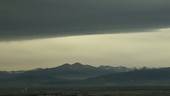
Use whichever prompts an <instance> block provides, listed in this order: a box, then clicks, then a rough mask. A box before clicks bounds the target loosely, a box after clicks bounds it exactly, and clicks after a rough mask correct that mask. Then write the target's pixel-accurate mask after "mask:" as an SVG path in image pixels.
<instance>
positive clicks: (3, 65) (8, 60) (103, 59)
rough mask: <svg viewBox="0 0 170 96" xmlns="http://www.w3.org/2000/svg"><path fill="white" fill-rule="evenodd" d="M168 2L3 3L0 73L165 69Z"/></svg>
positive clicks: (45, 0) (60, 0) (58, 0)
mask: <svg viewBox="0 0 170 96" xmlns="http://www.w3.org/2000/svg"><path fill="white" fill-rule="evenodd" d="M169 9H170V1H169V0H1V1H0V53H1V54H0V70H27V69H34V68H39V67H41V68H46V67H55V66H59V65H60V64H63V63H74V62H81V63H85V64H91V65H94V66H99V65H111V66H127V67H141V66H149V67H163V66H169V62H170V60H169V57H170V53H169V52H168V51H169V49H170V45H169V43H170V39H169V37H170V33H169V31H170V12H169Z"/></svg>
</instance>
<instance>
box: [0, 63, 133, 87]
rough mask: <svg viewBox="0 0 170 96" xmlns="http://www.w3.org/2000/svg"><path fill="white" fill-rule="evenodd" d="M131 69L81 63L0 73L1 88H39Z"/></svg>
mask: <svg viewBox="0 0 170 96" xmlns="http://www.w3.org/2000/svg"><path fill="white" fill-rule="evenodd" d="M131 70H132V69H131V68H126V67H123V66H120V67H111V66H103V65H102V66H99V67H94V66H91V65H83V64H81V63H79V62H76V63H74V64H63V65H61V66H58V67H54V68H46V69H41V68H39V69H34V70H29V71H15V72H0V86H2V85H3V86H7V85H14V86H18V85H20V86H22V85H29V86H38V85H44V84H45V85H48V84H50V85H53V84H59V83H60V84H61V85H62V83H64V84H66V83H69V82H73V81H75V80H84V79H87V78H93V77H98V76H102V75H106V74H112V73H120V72H127V71H131Z"/></svg>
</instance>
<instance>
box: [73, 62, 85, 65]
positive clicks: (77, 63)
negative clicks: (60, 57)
mask: <svg viewBox="0 0 170 96" xmlns="http://www.w3.org/2000/svg"><path fill="white" fill-rule="evenodd" d="M72 66H83V64H81V63H79V62H76V63H73V64H72Z"/></svg>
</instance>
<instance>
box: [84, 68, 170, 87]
mask: <svg viewBox="0 0 170 96" xmlns="http://www.w3.org/2000/svg"><path fill="white" fill-rule="evenodd" d="M83 82H84V84H90V83H91V84H93V85H99V84H100V85H105V86H119V85H142V86H143V85H170V68H160V69H141V70H134V71H129V72H122V73H115V74H107V75H103V76H99V77H95V78H89V79H86V80H84V81H83Z"/></svg>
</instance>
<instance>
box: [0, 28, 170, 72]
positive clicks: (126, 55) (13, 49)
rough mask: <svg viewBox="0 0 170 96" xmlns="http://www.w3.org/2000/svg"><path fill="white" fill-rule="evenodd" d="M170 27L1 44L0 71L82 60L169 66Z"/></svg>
mask: <svg viewBox="0 0 170 96" xmlns="http://www.w3.org/2000/svg"><path fill="white" fill-rule="evenodd" d="M169 31H170V29H159V30H156V31H155V32H140V33H122V34H106V35H87V36H73V37H62V38H51V39H39V40H28V41H15V42H14V41H11V42H1V43H0V53H1V54H0V70H22V69H24V70H27V69H34V68H40V67H41V68H46V67H55V66H59V65H60V64H63V63H74V62H81V63H85V64H91V65H94V66H99V65H111V66H120V65H121V66H127V67H142V66H149V67H165V66H169V63H170V59H169V57H170V52H169V50H170V38H169V37H170V32H169Z"/></svg>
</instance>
